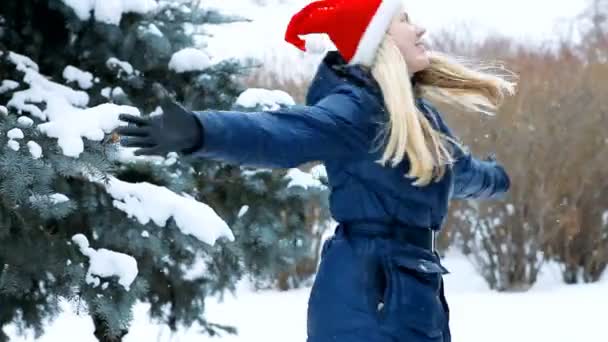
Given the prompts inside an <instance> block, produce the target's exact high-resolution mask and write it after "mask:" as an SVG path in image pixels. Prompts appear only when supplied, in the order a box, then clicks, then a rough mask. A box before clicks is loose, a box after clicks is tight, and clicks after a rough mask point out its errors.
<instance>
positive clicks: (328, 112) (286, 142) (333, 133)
mask: <svg viewBox="0 0 608 342" xmlns="http://www.w3.org/2000/svg"><path fill="white" fill-rule="evenodd" d="M363 107H364V103H363V99H362V93H361V90H360V89H357V88H353V87H340V88H338V89H336V91H334V92H332V94H330V95H328V96H327V97H325V98H324V99H322V100H320V101H319V102H318V103H317V104H315V105H314V106H300V105H297V106H292V107H289V108H287V109H281V110H277V111H263V112H252V113H249V112H234V111H203V112H195V113H194V114H195V115H196V117H197V118H198V119H199V121H200V123H201V125H202V126H203V130H204V134H203V144H202V147H201V148H200V149H199V150H197V151H195V152H193V153H192V154H193V155H194V156H196V157H200V158H208V159H213V160H220V161H224V162H227V163H231V164H237V165H243V166H255V167H268V168H289V167H296V166H298V165H300V164H302V163H305V162H309V161H325V160H330V159H339V158H346V157H348V156H354V155H356V153H357V152H363V151H366V150H367V148H368V147H367V146H368V143H366V142H367V141H368V138H367V134H366V131H365V127H364V126H365V121H366V120H365V116H366V113H365V112H366V111H365V109H364V108H363ZM367 114H369V113H367Z"/></svg>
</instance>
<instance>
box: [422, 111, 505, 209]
mask: <svg viewBox="0 0 608 342" xmlns="http://www.w3.org/2000/svg"><path fill="white" fill-rule="evenodd" d="M421 104H422V106H423V107H424V109H426V110H427V111H428V112H429V114H431V116H432V117H433V118H435V119H436V120H437V121H436V124H437V126H438V127H439V129H441V130H442V131H443V133H444V134H447V135H448V136H449V137H451V138H454V139H455V136H454V134H453V133H452V131H451V129H450V128H449V127H448V126H447V124H446V123H445V122H444V121H443V118H442V117H441V114H440V113H439V112H438V111H437V109H435V107H433V106H432V105H431V104H430V103H429V102H428V101H426V100H422V102H421ZM454 159H455V163H454V165H453V168H452V171H453V173H454V189H453V192H452V197H453V198H461V199H464V198H469V199H475V198H478V199H485V198H487V199H490V198H500V197H502V195H504V194H505V193H506V192H507V191H508V190H509V188H510V186H511V180H510V179H509V175H508V174H507V172H506V171H505V168H504V167H503V166H502V165H501V164H499V163H498V162H496V160H495V159H494V158H490V159H489V160H480V159H478V158H476V157H474V156H473V155H472V154H471V153H470V152H468V151H464V150H463V149H462V148H460V147H458V146H456V147H455V151H454Z"/></svg>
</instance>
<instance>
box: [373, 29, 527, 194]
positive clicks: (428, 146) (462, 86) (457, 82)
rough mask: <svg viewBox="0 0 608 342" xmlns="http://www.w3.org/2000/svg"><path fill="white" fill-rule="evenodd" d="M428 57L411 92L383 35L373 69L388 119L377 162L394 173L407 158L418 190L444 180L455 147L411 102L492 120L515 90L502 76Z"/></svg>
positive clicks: (440, 57)
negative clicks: (446, 106) (442, 105)
mask: <svg viewBox="0 0 608 342" xmlns="http://www.w3.org/2000/svg"><path fill="white" fill-rule="evenodd" d="M429 57H430V66H429V67H428V68H427V69H425V70H422V71H419V72H417V73H416V74H414V79H415V83H414V87H412V83H411V82H409V79H410V75H409V72H408V69H407V64H406V62H405V58H404V57H403V55H402V54H401V51H400V50H399V48H398V47H397V45H396V44H395V42H394V40H393V39H392V37H391V36H390V35H389V34H386V36H385V37H384V39H383V41H382V43H381V45H380V47H379V49H378V52H377V55H376V60H375V62H374V64H373V66H372V68H371V72H372V75H373V76H374V78H375V80H376V81H377V82H378V84H379V86H380V88H381V90H382V94H383V98H384V104H385V107H386V110H387V111H388V113H389V121H388V122H387V123H386V126H385V127H384V130H383V133H384V134H383V135H384V136H383V139H382V144H383V145H384V144H385V149H384V152H383V154H382V158H381V159H380V160H378V162H379V163H380V164H382V165H386V163H388V162H389V161H390V164H391V166H393V167H394V166H396V165H397V164H399V163H400V162H401V161H403V159H404V158H406V157H407V159H408V160H409V165H410V168H409V171H408V173H407V174H406V176H407V177H410V178H417V180H416V181H415V182H414V183H413V184H414V185H417V186H425V185H428V184H429V183H430V182H431V180H433V179H435V180H436V181H439V180H441V178H443V175H444V174H445V170H446V167H447V166H448V165H451V164H453V162H454V160H453V157H452V152H451V151H452V150H451V148H448V146H449V144H448V142H452V143H455V144H458V142H457V141H454V139H451V138H450V137H448V136H446V135H445V134H443V133H441V132H439V131H437V130H435V129H434V128H433V126H431V124H430V122H429V120H427V118H426V116H425V115H424V114H423V113H422V112H421V111H420V109H418V107H417V106H416V103H415V100H414V97H415V96H420V97H424V98H426V99H428V100H429V101H431V102H435V103H436V102H443V103H449V104H451V105H455V106H457V107H460V108H459V109H463V110H469V111H476V112H480V113H486V114H493V113H495V112H496V110H497V109H498V107H499V106H500V104H501V103H502V101H503V100H504V97H505V95H509V94H512V93H513V92H514V88H515V83H513V82H511V81H508V80H507V79H506V78H505V77H504V76H503V75H495V74H492V73H490V72H484V71H482V70H481V69H479V70H476V69H474V68H473V67H468V66H465V65H464V64H462V63H459V62H457V61H455V60H453V59H452V58H450V57H449V56H446V55H442V54H440V53H437V52H429Z"/></svg>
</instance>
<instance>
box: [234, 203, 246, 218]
mask: <svg viewBox="0 0 608 342" xmlns="http://www.w3.org/2000/svg"><path fill="white" fill-rule="evenodd" d="M247 211H249V206H248V205H244V206H242V207H241V209H239V213H238V215H237V216H238V217H242V216H243V215H245V214H247Z"/></svg>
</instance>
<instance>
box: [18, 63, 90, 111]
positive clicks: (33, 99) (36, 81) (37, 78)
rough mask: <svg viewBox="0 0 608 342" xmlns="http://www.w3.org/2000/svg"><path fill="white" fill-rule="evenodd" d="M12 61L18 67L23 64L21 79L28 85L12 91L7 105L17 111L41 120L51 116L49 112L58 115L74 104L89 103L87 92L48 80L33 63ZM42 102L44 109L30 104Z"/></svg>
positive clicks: (80, 105) (82, 105) (82, 104)
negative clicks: (44, 104) (27, 113)
mask: <svg viewBox="0 0 608 342" xmlns="http://www.w3.org/2000/svg"><path fill="white" fill-rule="evenodd" d="M25 58H27V57H25ZM13 62H14V63H15V65H17V66H18V67H19V66H22V67H24V66H25V67H24V69H23V70H22V71H23V72H24V73H25V75H24V77H23V81H25V83H27V84H28V85H29V86H30V88H28V89H24V90H21V91H17V92H15V93H13V96H12V98H11V100H10V101H9V102H8V104H7V105H8V106H9V107H13V108H16V109H17V110H18V112H19V113H22V112H24V111H25V112H29V113H30V114H32V115H33V116H35V117H37V118H39V119H41V120H47V118H49V117H51V116H52V115H50V114H51V113H52V114H56V115H57V116H59V115H61V113H62V112H64V111H65V110H68V109H70V108H72V107H74V106H78V107H84V106H86V105H87V104H88V103H89V96H88V95H87V93H85V92H83V91H76V90H74V89H72V88H70V87H67V86H65V85H62V84H59V83H55V82H53V81H50V80H48V79H47V78H46V77H44V76H42V75H41V74H39V73H38V71H37V67H36V68H34V67H33V66H35V64H33V65H29V66H26V65H28V64H27V63H25V62H23V60H20V59H17V60H13ZM32 63H33V62H32ZM42 102H45V103H46V106H47V108H46V109H45V110H44V111H42V110H40V108H38V107H37V106H36V105H33V104H32V103H42Z"/></svg>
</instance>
